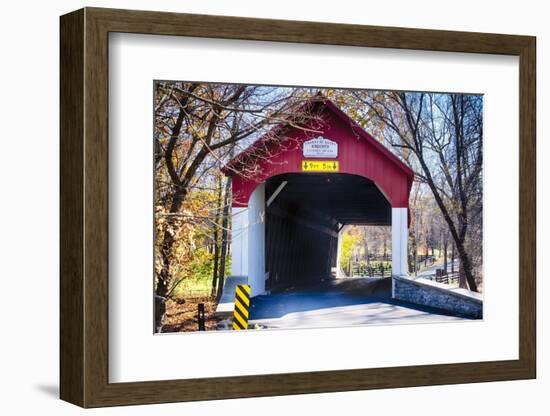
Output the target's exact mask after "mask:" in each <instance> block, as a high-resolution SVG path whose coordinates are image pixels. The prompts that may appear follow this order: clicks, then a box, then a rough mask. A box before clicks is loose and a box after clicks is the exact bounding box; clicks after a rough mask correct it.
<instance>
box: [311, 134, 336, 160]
mask: <svg viewBox="0 0 550 416" xmlns="http://www.w3.org/2000/svg"><path fill="white" fill-rule="evenodd" d="M303 152H304V157H318V158H327V157H338V143H336V142H333V141H332V140H329V139H326V138H324V137H323V136H319V137H315V138H314V139H311V140H307V141H305V142H304V150H303Z"/></svg>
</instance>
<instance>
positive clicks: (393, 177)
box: [223, 97, 414, 296]
mask: <svg viewBox="0 0 550 416" xmlns="http://www.w3.org/2000/svg"><path fill="white" fill-rule="evenodd" d="M310 105H311V106H312V109H313V110H314V111H316V113H317V114H319V119H320V120H322V121H321V122H320V123H319V122H317V123H316V125H315V126H312V128H310V129H303V128H302V129H300V128H296V127H292V126H288V125H281V126H278V127H276V129H277V132H278V135H279V136H280V137H282V139H281V140H280V141H277V142H274V141H273V140H271V139H272V137H273V135H270V134H269V133H268V134H267V135H266V136H265V137H263V138H260V139H258V140H257V141H256V142H255V143H254V144H253V145H252V146H251V147H250V148H249V149H247V150H245V151H244V152H242V153H241V154H239V155H238V156H237V157H236V158H234V159H233V160H232V161H230V162H229V163H228V165H226V166H225V167H224V169H223V170H224V172H225V174H226V175H228V176H231V178H232V235H231V246H232V248H231V250H232V265H231V274H232V275H234V276H246V277H247V278H248V283H249V284H250V285H251V295H252V296H257V295H261V294H265V293H267V292H269V291H276V290H278V289H281V288H284V287H287V286H291V285H296V284H298V283H301V282H306V281H316V280H324V279H327V278H330V277H331V273H332V270H334V268H337V264H338V252H339V250H338V246H339V242H340V241H341V231H342V228H343V227H344V226H345V225H348V224H355V225H391V227H392V274H393V275H396V276H399V275H403V274H407V268H408V266H407V240H408V199H409V192H410V190H411V186H412V181H413V177H414V174H413V171H412V170H411V169H410V168H409V167H408V166H406V165H405V164H404V163H403V162H402V161H401V160H400V159H399V158H397V157H396V156H395V155H394V154H393V153H391V152H390V151H389V150H388V149H387V148H385V147H384V146H383V145H382V144H381V143H380V142H379V141H377V140H376V139H374V138H373V137H372V136H371V135H370V134H369V133H367V132H366V131H365V130H363V129H362V128H361V127H360V126H358V125H357V124H356V123H355V122H354V121H353V120H351V119H350V118H349V117H348V116H347V115H346V114H345V113H344V112H343V111H341V110H340V109H339V108H338V107H337V106H336V105H334V104H333V103H332V102H331V101H330V100H327V99H324V98H320V97H316V99H315V100H314V101H312V102H311V103H310ZM281 131H282V132H283V133H284V134H281ZM258 149H261V151H258Z"/></svg>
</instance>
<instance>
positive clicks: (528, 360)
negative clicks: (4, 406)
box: [60, 8, 536, 407]
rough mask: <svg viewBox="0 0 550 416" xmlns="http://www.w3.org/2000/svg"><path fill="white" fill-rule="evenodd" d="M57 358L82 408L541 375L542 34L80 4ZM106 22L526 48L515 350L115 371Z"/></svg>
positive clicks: (488, 50) (64, 109)
mask: <svg viewBox="0 0 550 416" xmlns="http://www.w3.org/2000/svg"><path fill="white" fill-rule="evenodd" d="M60 28H61V43H60V48H61V50H60V54H61V62H60V63H61V75H60V76H61V79H60V81H61V92H60V102H61V104H60V110H61V120H60V129H61V139H60V140H61V153H60V159H61V167H60V169H61V172H60V175H61V177H60V186H61V196H60V204H61V212H60V222H61V226H60V233H61V241H60V262H61V267H60V279H61V284H60V296H61V303H60V343H61V348H60V359H61V368H60V372H61V374H60V375H61V386H60V396H61V398H62V399H63V400H66V401H68V402H71V403H74V404H77V405H79V406H83V407H100V406H114V405H129V404H145V403H162V402H177V401H192V400H211V399H225V398H236V397H256V396H270V395H286V394H302V393H320V392H337V391H351V390H363V389H375V388H396V387H409V386H422V385H439V384H453V383H473V382H486V381H497V380H518V379H529V378H535V377H536V332H535V331H536V326H535V323H536V321H535V320H536V316H535V314H536V287H535V286H536V275H535V273H536V270H535V264H536V259H535V252H536V207H535V202H536V189H535V185H536V178H535V170H536V168H535V166H536V165H535V161H536V157H535V156H536V148H535V124H536V118H535V117H536V115H535V111H536V95H535V94H536V91H535V83H536V79H535V75H536V69H535V64H536V56H535V54H536V46H535V45H536V40H535V38H534V37H529V36H515V35H500V34H485V33H470V32H451V31H436V30H422V29H403V28H393V27H376V26H362V25H344V24H332V23H314V22H298V21H284V20H269V19H252V18H240V17H225V16H206V15H191V14H176V13H161V12H147V11H131V10H115V9H98V8H85V9H81V10H78V11H75V12H72V13H70V14H67V15H65V16H62V17H61V25H60ZM109 32H128V33H143V34H154V35H175V36H194V37H206V38H225V39H242V40H263V41H280V42H298V43H313V44H330V45H347V46H369V47H383V48H398V49H418V50H431V51H448V52H469V53H484V54H503V55H515V56H519V60H520V100H519V101H520V102H519V109H518V110H519V114H520V129H519V133H520V142H519V149H520V150H519V151H520V185H519V190H518V191H519V195H520V207H519V209H520V222H519V227H520V253H519V254H520V265H519V270H518V273H519V307H520V313H519V340H520V341H519V359H518V360H510V361H491V362H473V363H464V364H444V365H422V366H406V367H391V368H371V369H357V370H339V371H324V372H309V373H291V374H267V375H258V376H239V377H221V378H207V379H191V380H170V381H147V382H136V383H115V384H110V383H109V381H108V220H109V219H108V204H107V202H108V199H107V198H108V165H107V163H108V157H107V151H108V128H107V125H108V124H107V123H108V34H109Z"/></svg>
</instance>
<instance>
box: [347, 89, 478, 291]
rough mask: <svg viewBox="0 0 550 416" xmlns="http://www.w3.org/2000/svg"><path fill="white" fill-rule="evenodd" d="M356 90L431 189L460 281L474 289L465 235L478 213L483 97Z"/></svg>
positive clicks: (474, 282)
mask: <svg viewBox="0 0 550 416" xmlns="http://www.w3.org/2000/svg"><path fill="white" fill-rule="evenodd" d="M354 95H355V97H356V98H358V99H359V100H360V101H361V102H362V103H363V104H365V105H366V106H367V108H368V109H369V110H370V111H371V114H373V115H374V117H376V118H378V119H379V120H381V121H383V123H384V125H385V126H386V139H387V140H389V142H390V143H391V145H392V146H394V147H395V148H396V149H399V150H401V151H400V154H401V156H402V157H404V158H405V159H407V160H408V161H409V163H410V164H411V165H412V166H413V167H414V168H415V172H416V176H417V180H419V181H420V182H421V183H423V184H426V185H427V186H428V187H429V189H430V190H431V192H432V194H433V196H434V199H435V202H436V203H437V206H438V207H439V209H440V211H441V214H442V216H443V218H444V220H445V222H446V224H447V226H448V229H449V233H450V235H451V237H452V239H453V242H454V245H455V246H456V250H457V252H458V257H459V259H460V263H461V273H462V276H463V279H462V281H461V286H463V287H464V286H466V285H467V287H469V289H470V290H473V291H477V290H478V289H477V282H476V278H475V276H474V272H473V264H472V258H473V256H472V253H471V250H470V251H469V250H467V245H468V244H467V239H468V238H470V237H472V235H471V228H470V227H469V226H470V221H471V220H472V218H473V217H474V216H475V217H476V218H477V220H479V221H480V219H481V190H482V180H481V174H482V161H483V159H482V126H483V123H482V97H480V96H476V95H465V94H432V93H409V92H376V93H373V92H368V93H363V92H361V93H354ZM477 229H478V231H479V233H480V227H478V228H477ZM479 233H478V234H479ZM477 237H478V238H479V237H480V234H479V235H478V236H477ZM479 247H480V245H479ZM470 248H473V246H471V247H470Z"/></svg>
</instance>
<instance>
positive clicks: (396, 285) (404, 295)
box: [392, 276, 483, 319]
mask: <svg viewBox="0 0 550 416" xmlns="http://www.w3.org/2000/svg"><path fill="white" fill-rule="evenodd" d="M392 279H393V281H392V284H393V286H392V293H393V297H394V298H395V299H398V300H403V301H406V302H410V303H416V304H418V305H424V306H429V307H432V308H437V309H442V310H445V311H447V312H451V313H453V314H456V315H458V316H465V317H468V318H475V319H481V318H482V317H483V298H482V296H481V295H480V294H479V293H476V292H471V291H469V290H466V289H459V288H450V287H449V286H448V285H445V284H443V283H437V282H433V281H431V280H427V279H423V278H414V277H410V276H393V278H392Z"/></svg>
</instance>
